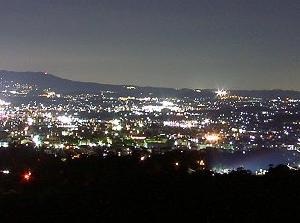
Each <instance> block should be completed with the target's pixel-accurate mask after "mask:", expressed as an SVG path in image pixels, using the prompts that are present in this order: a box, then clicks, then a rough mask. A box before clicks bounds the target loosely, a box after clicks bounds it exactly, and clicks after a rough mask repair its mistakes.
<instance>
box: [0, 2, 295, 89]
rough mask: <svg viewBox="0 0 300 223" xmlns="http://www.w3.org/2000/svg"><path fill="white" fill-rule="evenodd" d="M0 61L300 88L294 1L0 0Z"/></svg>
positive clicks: (66, 73)
mask: <svg viewBox="0 0 300 223" xmlns="http://www.w3.org/2000/svg"><path fill="white" fill-rule="evenodd" d="M0 29H1V31H0V69H6V70H16V71H48V72H49V73H53V74H56V75H58V76H61V77H64V78H68V79H72V80H80V81H93V82H100V83H113V84H136V85H141V86H165V87H178V88H183V87H189V88H217V87H224V88H230V89H274V88H280V89H294V90H300V1H299V0H294V1H292V0H247V1H246V0H236V1H233V0H232V1H231V0H226V1H225V0H219V1H217V0H207V1H204V0H107V1H104V0H93V1H92V0H70V1H68V0H52V1H50V0H19V1H16V0H7V1H4V0H0Z"/></svg>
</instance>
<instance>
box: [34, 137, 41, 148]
mask: <svg viewBox="0 0 300 223" xmlns="http://www.w3.org/2000/svg"><path fill="white" fill-rule="evenodd" d="M32 141H33V142H34V144H35V145H36V147H40V146H41V145H42V141H41V139H40V136H39V135H35V136H33V138H32Z"/></svg>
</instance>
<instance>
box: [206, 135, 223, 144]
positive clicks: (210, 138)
mask: <svg viewBox="0 0 300 223" xmlns="http://www.w3.org/2000/svg"><path fill="white" fill-rule="evenodd" d="M205 139H206V140H207V141H209V142H210V143H216V142H218V140H219V139H220V136H219V135H218V134H206V135H205Z"/></svg>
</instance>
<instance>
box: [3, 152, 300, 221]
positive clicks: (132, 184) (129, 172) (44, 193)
mask: <svg viewBox="0 0 300 223" xmlns="http://www.w3.org/2000/svg"><path fill="white" fill-rule="evenodd" d="M193 158H194V154H192V153H176V152H173V153H168V154H165V155H163V156H161V155H160V156H159V155H157V156H151V157H150V158H147V159H145V160H141V159H140V155H137V154H136V155H135V154H134V155H133V156H128V157H107V158H105V159H100V158H99V157H81V158H78V159H71V158H68V159H67V160H66V161H65V162H62V161H61V159H60V158H58V157H54V156H49V155H46V154H44V153H41V152H35V151H31V150H25V149H17V150H13V149H10V150H3V151H1V152H0V166H1V169H3V168H4V167H5V166H6V167H8V168H9V169H10V170H11V172H10V174H8V175H4V174H2V175H1V176H0V180H1V181H0V213H1V215H0V216H1V218H2V219H3V220H6V221H9V222H13V221H30V222H32V221H39V222H41V221H54V220H55V221H56V220H58V221H67V220H77V221H78V220H80V221H84V220H98V221H99V222H100V221H106V220H107V221H108V220H122V221H131V220H140V221H142V222H144V221H150V220H151V221H156V222H158V221H162V220H172V219H176V220H179V219H182V220H185V221H187V220H189V219H190V220H192V219H194V220H195V221H197V222H257V221H259V222H263V221H265V222H271V221H273V220H274V221H275V220H280V219H281V220H285V221H288V219H292V218H297V217H299V214H298V212H297V211H298V209H299V207H300V205H299V204H298V203H299V199H300V172H299V171H296V170H294V171H292V170H290V169H289V168H288V167H286V166H284V165H279V166H275V167H272V166H270V170H269V172H268V173H267V174H266V175H265V176H255V175H253V174H251V172H249V171H247V170H245V169H242V168H240V169H238V170H236V171H233V172H231V173H229V174H226V175H219V174H216V173H213V172H211V171H209V170H206V169H205V168H203V167H201V168H200V167H199V166H197V162H196V163H194V162H193V160H194V159H193ZM174 161H177V162H178V163H179V164H178V165H176V163H175V164H174ZM184 161H185V162H184ZM172 164H174V165H172ZM28 170H30V171H31V172H32V177H31V178H30V180H29V181H24V179H23V178H22V177H23V173H24V171H25V172H26V171H28ZM191 170H192V171H191Z"/></svg>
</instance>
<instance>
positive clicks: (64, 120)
mask: <svg viewBox="0 0 300 223" xmlns="http://www.w3.org/2000/svg"><path fill="white" fill-rule="evenodd" d="M57 120H58V121H60V122H61V123H63V124H71V122H72V118H70V117H68V116H65V115H62V116H58V117H57Z"/></svg>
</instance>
